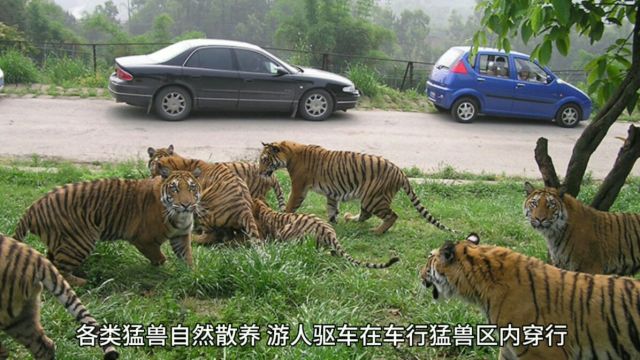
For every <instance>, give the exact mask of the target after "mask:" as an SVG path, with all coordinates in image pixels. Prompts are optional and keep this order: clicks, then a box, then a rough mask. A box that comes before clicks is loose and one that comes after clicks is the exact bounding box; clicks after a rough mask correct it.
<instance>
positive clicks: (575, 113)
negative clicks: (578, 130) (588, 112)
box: [556, 103, 582, 128]
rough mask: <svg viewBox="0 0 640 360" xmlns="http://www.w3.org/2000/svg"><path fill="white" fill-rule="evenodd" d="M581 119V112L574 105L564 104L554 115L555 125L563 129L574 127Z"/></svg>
mask: <svg viewBox="0 0 640 360" xmlns="http://www.w3.org/2000/svg"><path fill="white" fill-rule="evenodd" d="M581 118H582V111H581V110H580V107H579V106H578V105H576V104H572V103H569V104H564V105H562V107H561V108H560V110H558V112H557V113H556V125H558V126H560V127H564V128H572V127H576V126H577V125H578V123H579V122H580V119H581Z"/></svg>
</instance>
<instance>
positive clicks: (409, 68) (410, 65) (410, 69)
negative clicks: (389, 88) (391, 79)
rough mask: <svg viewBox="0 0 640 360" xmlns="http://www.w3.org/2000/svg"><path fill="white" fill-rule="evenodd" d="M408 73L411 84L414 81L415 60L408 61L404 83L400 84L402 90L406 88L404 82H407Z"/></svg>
mask: <svg viewBox="0 0 640 360" xmlns="http://www.w3.org/2000/svg"><path fill="white" fill-rule="evenodd" d="M407 75H409V83H410V84H411V83H412V82H413V62H411V61H409V62H408V63H407V67H406V68H405V69H404V75H403V76H402V84H400V91H402V90H404V84H405V83H406V82H407ZM410 86H411V85H410Z"/></svg>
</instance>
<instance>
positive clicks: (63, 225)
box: [14, 168, 201, 286]
mask: <svg viewBox="0 0 640 360" xmlns="http://www.w3.org/2000/svg"><path fill="white" fill-rule="evenodd" d="M160 172H161V175H162V176H161V177H157V178H154V179H145V180H122V179H106V180H95V181H85V182H79V183H75V184H67V185H64V186H62V187H59V188H57V189H54V190H53V191H51V192H49V193H48V194H46V195H45V196H43V197H42V198H40V199H39V200H36V201H35V202H34V203H33V204H32V205H31V207H30V208H29V209H28V210H27V212H26V213H25V214H24V215H23V217H22V219H21V220H20V222H19V223H18V226H17V227H16V232H15V236H14V237H15V239H17V240H20V241H22V240H24V238H25V237H26V235H27V233H29V232H31V233H33V234H35V235H38V236H39V237H40V239H41V240H42V242H43V243H45V245H46V246H47V257H48V258H49V260H51V261H52V262H53V264H54V265H55V266H56V267H57V268H58V269H59V270H60V272H61V273H62V274H63V275H64V277H65V278H66V279H67V281H68V282H69V283H71V284H72V285H76V286H81V285H84V284H85V283H86V280H85V279H81V278H79V277H76V276H74V275H73V274H72V271H73V270H74V269H76V268H77V267H78V266H80V264H82V263H83V262H84V261H85V260H86V258H87V257H88V256H89V254H91V252H93V250H94V248H95V245H96V242H97V241H98V240H105V241H108V240H118V239H122V240H127V241H129V242H130V243H131V244H133V245H134V246H135V247H136V248H137V249H138V250H139V251H140V252H141V253H142V254H143V255H144V256H145V257H146V258H147V259H149V261H151V263H152V264H153V265H161V264H163V263H164V262H165V260H166V258H165V256H164V255H163V254H162V251H161V250H160V246H161V245H162V243H164V242H165V241H167V240H169V243H170V244H171V248H172V249H173V252H174V253H175V254H176V256H177V257H178V258H180V259H182V260H185V261H186V262H187V264H188V265H189V266H191V265H192V262H193V260H192V255H191V230H192V228H193V218H194V213H197V212H198V206H199V202H200V196H201V195H200V185H199V184H198V181H197V179H196V178H197V177H198V176H199V175H200V170H199V169H196V170H194V171H193V173H191V172H188V171H174V172H170V171H169V170H168V169H166V168H162V169H161V171H160Z"/></svg>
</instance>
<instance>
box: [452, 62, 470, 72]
mask: <svg viewBox="0 0 640 360" xmlns="http://www.w3.org/2000/svg"><path fill="white" fill-rule="evenodd" d="M451 71H452V72H454V73H456V74H467V73H468V72H467V67H466V66H464V62H463V61H462V60H460V61H458V63H456V65H455V66H454V67H453V69H452V70H451Z"/></svg>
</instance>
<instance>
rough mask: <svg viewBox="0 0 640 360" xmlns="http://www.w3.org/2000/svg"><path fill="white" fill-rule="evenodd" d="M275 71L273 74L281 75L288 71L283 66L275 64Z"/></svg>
mask: <svg viewBox="0 0 640 360" xmlns="http://www.w3.org/2000/svg"><path fill="white" fill-rule="evenodd" d="M275 70H276V73H275V74H274V75H275V76H282V75H286V74H288V73H289V72H288V71H287V70H286V69H285V68H283V67H282V66H276V69H275Z"/></svg>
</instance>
